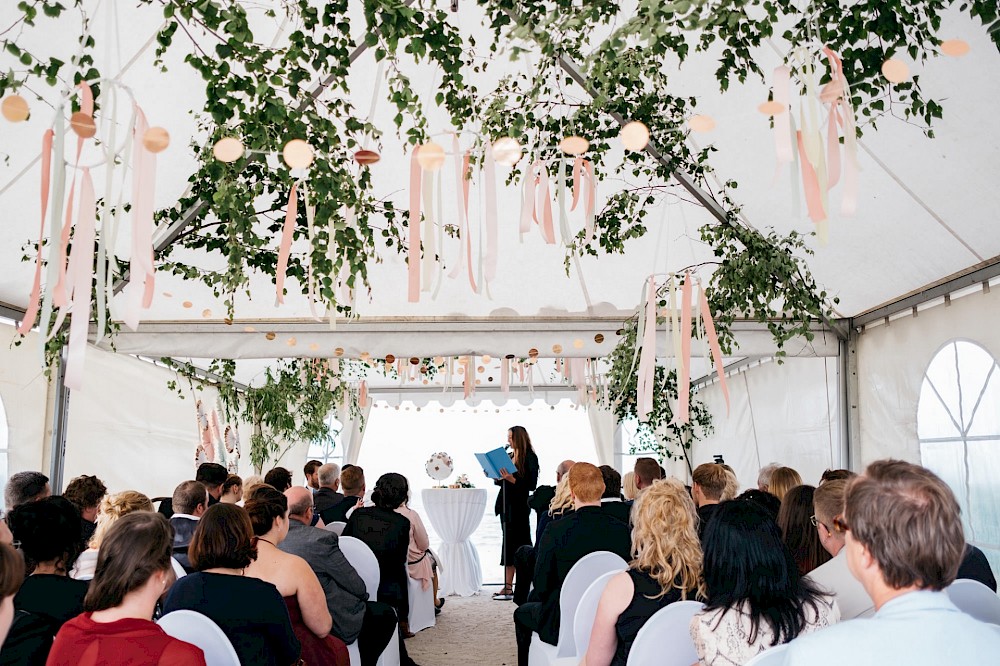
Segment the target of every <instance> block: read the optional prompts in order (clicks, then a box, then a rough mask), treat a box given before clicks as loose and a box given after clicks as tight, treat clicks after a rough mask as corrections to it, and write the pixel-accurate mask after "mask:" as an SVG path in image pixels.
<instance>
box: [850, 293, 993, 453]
mask: <svg viewBox="0 0 1000 666" xmlns="http://www.w3.org/2000/svg"><path fill="white" fill-rule="evenodd" d="M998 321H1000V296H998V295H997V294H994V293H992V292H990V293H983V292H981V291H977V292H976V293H973V294H970V295H967V296H963V297H961V298H954V299H952V300H951V305H949V306H948V307H944V306H935V307H929V308H927V309H924V310H920V311H919V312H918V316H917V317H912V316H904V317H901V318H898V319H892V320H890V322H889V324H888V325H886V324H882V325H879V326H870V327H867V328H866V329H865V330H864V332H863V333H862V334H861V335H860V337H859V338H858V404H859V411H860V415H859V418H860V426H861V442H860V455H861V465H862V466H863V465H867V464H868V463H870V462H871V461H873V460H878V459H880V458H888V457H893V458H899V459H903V460H908V461H910V462H914V463H919V462H920V444H919V442H918V441H917V402H918V400H919V398H920V386H921V384H922V382H923V379H924V373H925V372H926V371H927V366H928V364H929V363H930V362H931V359H932V358H934V355H935V354H937V352H938V350H939V349H941V347H942V346H944V345H945V344H946V343H948V342H949V341H950V340H954V339H956V338H961V339H965V340H970V341H972V342H975V343H976V344H978V345H980V346H981V347H983V348H984V349H986V350H987V351H988V352H990V353H991V354H992V355H993V358H997V359H1000V326H998V325H997V324H998Z"/></svg>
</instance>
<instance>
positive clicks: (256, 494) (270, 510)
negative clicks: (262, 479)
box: [244, 486, 288, 537]
mask: <svg viewBox="0 0 1000 666" xmlns="http://www.w3.org/2000/svg"><path fill="white" fill-rule="evenodd" d="M244 508H245V509H246V512H247V513H248V514H249V515H250V525H251V526H252V527H253V533H254V536H258V537H262V536H264V535H265V534H267V533H268V532H270V531H271V528H272V527H274V521H275V519H277V518H284V517H285V516H287V515H288V498H287V497H285V495H284V493H279V492H278V491H277V490H275V489H274V488H272V487H271V486H260V487H258V488H255V489H254V491H253V493H252V494H251V495H250V499H248V500H247V502H246V503H245V504H244Z"/></svg>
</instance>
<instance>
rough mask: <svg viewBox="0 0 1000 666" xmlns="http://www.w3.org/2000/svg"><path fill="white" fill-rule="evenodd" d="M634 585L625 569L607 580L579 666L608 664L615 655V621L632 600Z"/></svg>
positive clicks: (606, 665) (616, 643)
mask: <svg viewBox="0 0 1000 666" xmlns="http://www.w3.org/2000/svg"><path fill="white" fill-rule="evenodd" d="M634 593H635V586H634V585H633V584H632V578H631V577H630V576H629V575H628V572H627V571H623V572H622V573H620V574H618V575H617V576H614V577H612V578H611V580H610V581H608V586H607V587H605V588H604V593H603V594H601V601H600V603H598V604H597V616H596V617H595V618H594V628H593V630H592V631H591V632H590V643H589V644H588V645H587V654H586V655H585V656H584V658H583V661H582V662H580V665H581V666H584V665H586V666H608V664H610V663H611V660H612V659H613V658H614V656H615V648H616V647H618V634H616V633H615V623H616V622H618V616H619V615H621V614H622V613H623V612H624V611H625V609H626V608H628V605H629V604H630V603H631V602H632V595H633V594H634Z"/></svg>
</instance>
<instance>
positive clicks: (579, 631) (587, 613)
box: [573, 571, 620, 659]
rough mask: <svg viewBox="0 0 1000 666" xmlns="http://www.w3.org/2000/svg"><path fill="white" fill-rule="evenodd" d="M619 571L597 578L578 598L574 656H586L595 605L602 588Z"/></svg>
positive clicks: (602, 590)
mask: <svg viewBox="0 0 1000 666" xmlns="http://www.w3.org/2000/svg"><path fill="white" fill-rule="evenodd" d="M619 573H620V572H619V571H609V572H608V573H606V574H602V575H600V576H598V577H597V580H595V581H594V582H593V583H591V584H590V587H588V588H587V591H586V592H584V593H583V596H582V597H580V603H579V604H578V605H577V607H576V615H575V616H574V617H573V643H574V644H575V645H576V656H577V657H580V658H581V659H582V658H583V655H585V654H587V646H588V645H590V632H591V630H592V629H593V628H594V618H595V617H597V604H598V602H600V600H601V595H602V594H603V593H604V588H606V587H607V586H608V581H610V580H611V578H612V577H614V576H617V575H618V574H619Z"/></svg>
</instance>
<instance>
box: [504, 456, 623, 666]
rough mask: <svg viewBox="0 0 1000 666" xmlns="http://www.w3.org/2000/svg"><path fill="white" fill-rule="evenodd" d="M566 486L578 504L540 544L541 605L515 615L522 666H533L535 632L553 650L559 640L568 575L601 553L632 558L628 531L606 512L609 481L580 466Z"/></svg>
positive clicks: (536, 579)
mask: <svg viewBox="0 0 1000 666" xmlns="http://www.w3.org/2000/svg"><path fill="white" fill-rule="evenodd" d="M567 479H568V481H567V483H568V486H569V490H570V494H571V496H572V498H573V507H574V511H573V513H572V514H570V515H568V516H566V517H564V518H560V519H559V520H556V521H553V522H552V523H549V525H548V527H546V528H545V531H544V532H543V533H542V541H541V543H539V544H538V563H537V564H536V565H535V576H534V580H533V582H534V585H535V589H534V594H535V595H536V596H535V598H536V599H537V601H528V602H527V603H524V604H521V605H520V606H519V607H518V608H517V610H515V611H514V631H515V635H516V637H517V660H518V665H519V666H526V665H527V663H528V646H529V644H530V643H531V634H532V632H536V631H537V632H538V636H539V637H540V638H541V639H542V640H543V641H545V642H546V643H548V644H550V645H555V644H556V641H558V639H559V620H560V618H559V593H560V591H561V590H562V584H563V581H565V580H566V574H568V573H569V570H570V569H572V568H573V565H574V564H576V563H577V562H578V561H579V560H580V558H582V557H583V556H584V555H589V554H590V553H594V552H597V551H601V550H607V551H610V552H612V553H616V554H618V555H619V556H621V558H622V559H623V560H626V561H627V560H628V559H629V558H630V557H631V537H630V535H629V529H628V525H626V524H625V523H623V522H622V521H620V520H618V519H617V518H612V517H611V516H610V515H608V514H607V513H605V512H604V511H602V510H601V495H603V494H604V479H603V478H602V477H601V470H599V469H597V468H596V467H594V466H593V465H591V464H590V463H582V462H578V463H576V464H575V465H573V467H571V468H570V470H569V474H568V475H567Z"/></svg>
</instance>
